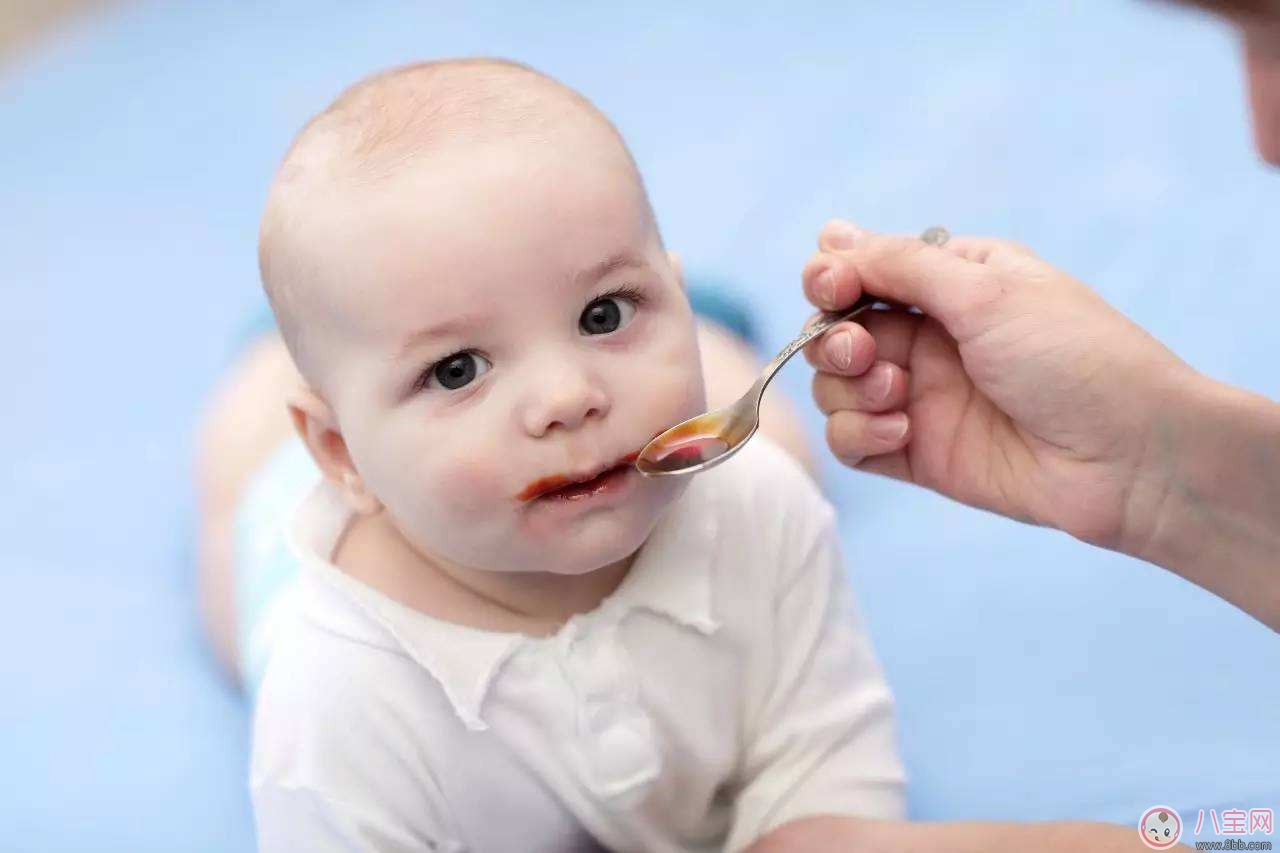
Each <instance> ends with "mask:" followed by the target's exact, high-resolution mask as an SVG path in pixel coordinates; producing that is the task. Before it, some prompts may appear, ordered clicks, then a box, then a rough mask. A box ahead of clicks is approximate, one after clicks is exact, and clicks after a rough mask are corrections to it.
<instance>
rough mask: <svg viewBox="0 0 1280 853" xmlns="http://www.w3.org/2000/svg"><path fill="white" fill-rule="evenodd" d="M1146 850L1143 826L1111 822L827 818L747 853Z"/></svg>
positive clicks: (796, 825) (785, 830) (789, 828)
mask: <svg viewBox="0 0 1280 853" xmlns="http://www.w3.org/2000/svg"><path fill="white" fill-rule="evenodd" d="M1146 849H1147V847H1146V845H1144V844H1143V843H1142V839H1140V838H1139V837H1138V830H1137V827H1123V826H1114V825H1111V824H1105V823H1087V822H1083V821H1072V822H1054V823H996V822H979V821H957V822H909V821H886V820H867V819H865V818H852V817H837V816H834V815H821V816H816V817H810V818H804V819H802V820H797V821H794V822H792V823H789V824H786V825H785V826H781V827H779V828H778V829H776V830H774V831H773V832H771V833H770V834H769V835H767V836H765V837H764V838H762V839H760V840H759V841H757V842H756V843H755V844H754V845H753V846H752V847H751V848H750V849H749V850H748V851H747V853H793V851H796V850H803V851H805V853H837V851H838V852H839V853H863V851H866V853H880V852H881V851H885V850H892V851H894V853H990V851H993V850H1035V851H1037V853H1068V851H1070V853H1076V851H1080V850H1090V851H1100V853H1137V851H1140V850H1146Z"/></svg>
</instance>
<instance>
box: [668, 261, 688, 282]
mask: <svg viewBox="0 0 1280 853" xmlns="http://www.w3.org/2000/svg"><path fill="white" fill-rule="evenodd" d="M667 262H668V263H670V264H671V271H672V272H674V273H675V274H676V283H677V284H679V285H680V289H681V290H687V288H686V287H685V284H684V265H683V264H682V263H680V256H679V255H677V254H676V253H675V252H667Z"/></svg>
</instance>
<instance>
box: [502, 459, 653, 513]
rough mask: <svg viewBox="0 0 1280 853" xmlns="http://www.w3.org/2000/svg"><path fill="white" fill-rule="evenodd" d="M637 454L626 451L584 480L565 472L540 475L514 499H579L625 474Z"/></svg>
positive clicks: (597, 491)
mask: <svg viewBox="0 0 1280 853" xmlns="http://www.w3.org/2000/svg"><path fill="white" fill-rule="evenodd" d="M639 456H640V452H639V451H636V452H634V453H628V454H627V455H626V456H624V457H622V459H620V460H618V462H617V463H616V464H615V465H613V466H611V467H609V468H606V469H605V470H603V471H601V472H600V473H599V474H597V475H596V476H594V477H592V478H591V479H590V480H586V481H577V480H573V479H572V478H570V477H569V476H567V475H565V474H553V475H551V476H550V477H542V478H541V479H538V480H534V481H533V482H532V483H530V484H529V485H527V486H525V487H524V489H522V490H521V491H520V494H518V495H516V500H518V501H531V500H538V499H542V498H551V499H559V500H581V499H582V498H587V497H590V496H592V495H594V494H597V493H599V492H600V491H602V490H604V489H606V488H607V487H608V486H610V485H612V484H613V483H615V482H617V481H618V480H619V479H620V477H621V476H622V475H625V474H626V473H627V472H628V471H629V470H630V469H631V465H632V464H633V463H634V462H635V461H636V459H637V457H639Z"/></svg>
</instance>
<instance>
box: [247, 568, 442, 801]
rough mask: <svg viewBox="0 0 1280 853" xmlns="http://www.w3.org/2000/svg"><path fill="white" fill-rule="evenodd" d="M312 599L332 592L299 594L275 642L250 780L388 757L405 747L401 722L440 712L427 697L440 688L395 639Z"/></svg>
mask: <svg viewBox="0 0 1280 853" xmlns="http://www.w3.org/2000/svg"><path fill="white" fill-rule="evenodd" d="M310 583H311V584H313V585H315V586H320V585H322V584H323V581H318V580H314V579H313V580H311V581H310ZM308 593H310V594H308ZM311 595H319V596H325V595H336V593H326V592H325V591H324V590H320V589H311V590H304V594H303V595H302V596H301V598H302V601H301V602H300V603H299V606H298V609H297V611H296V612H295V613H294V614H292V615H291V618H289V619H288V620H287V621H285V622H284V623H283V624H282V625H281V627H280V631H279V634H278V636H277V637H276V638H275V641H274V644H273V648H272V651H271V657H270V661H269V662H268V664H267V668H266V673H265V675H264V676H263V680H262V685H261V687H260V689H259V691H258V696H257V699H256V702H255V707H254V720H253V775H254V776H255V778H258V777H264V776H279V775H281V773H282V772H283V771H285V770H287V768H289V767H293V766H296V765H297V763H298V762H304V763H305V762H312V763H313V764H314V762H316V761H323V762H329V763H332V762H343V761H345V760H347V758H344V756H346V757H348V758H350V759H351V760H359V755H360V753H362V752H365V753H368V752H370V751H377V752H394V751H395V750H397V749H402V748H404V747H405V746H406V745H405V744H404V743H401V742H400V740H401V738H402V736H403V735H404V734H405V733H406V729H405V727H404V726H403V725H402V724H403V723H404V721H405V719H407V717H409V716H412V717H413V718H414V723H415V724H417V725H418V726H425V727H430V726H433V725H434V724H435V722H437V721H436V720H435V719H433V717H442V716H443V708H442V707H441V708H437V707H436V705H437V704H439V703H438V702H433V701H432V700H434V699H436V694H438V690H434V689H433V685H432V684H430V683H428V681H429V676H428V675H427V674H426V673H425V672H424V671H423V670H422V668H421V667H419V666H417V665H416V664H415V663H414V661H413V660H412V658H410V657H409V656H408V654H407V653H405V652H404V650H403V648H402V647H400V646H399V645H398V644H396V642H395V640H394V638H393V637H391V636H390V635H389V634H388V633H387V632H386V631H385V630H383V629H381V628H380V627H379V626H377V625H375V624H373V623H372V622H371V621H363V620H361V618H360V616H359V613H358V612H356V611H354V610H353V611H352V612H351V613H350V614H349V616H348V615H347V614H344V613H343V611H342V610H341V609H334V608H335V603H334V601H332V600H328V601H326V600H323V599H322V600H320V601H317V600H316V599H314V598H312V597H311ZM344 616H346V617H347V618H344ZM410 728H412V727H410ZM420 730H421V729H420ZM318 756H319V757H320V758H317V757H318Z"/></svg>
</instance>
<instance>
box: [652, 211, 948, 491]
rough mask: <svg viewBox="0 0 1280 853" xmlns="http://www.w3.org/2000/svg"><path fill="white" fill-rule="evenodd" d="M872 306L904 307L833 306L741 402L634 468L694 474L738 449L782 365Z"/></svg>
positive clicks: (672, 433)
mask: <svg viewBox="0 0 1280 853" xmlns="http://www.w3.org/2000/svg"><path fill="white" fill-rule="evenodd" d="M950 237H951V235H950V234H948V233H947V230H946V229H945V228H941V227H935V228H930V229H929V230H927V231H925V232H924V233H923V234H922V235H920V239H921V240H923V241H925V242H926V243H929V244H931V245H934V246H941V245H942V244H943V243H946V242H947V240H949V239H950ZM874 305H886V306H889V307H897V308H902V307H905V306H902V305H898V304H897V303H895V302H891V301H889V300H886V299H880V298H878V297H875V296H872V295H871V294H869V293H864V294H863V295H862V296H861V297H860V298H859V299H858V301H857V302H855V303H853V305H852V306H851V307H849V308H848V309H846V310H844V311H830V312H826V313H823V314H820V315H819V316H817V317H814V318H813V319H812V320H810V321H809V322H808V323H806V324H805V326H804V328H803V329H801V330H800V334H799V335H797V336H796V338H795V340H793V341H792V342H791V343H789V344H787V345H786V346H785V347H783V348H782V352H780V353H778V354H777V355H776V356H774V358H773V361H771V362H769V363H768V364H766V365H765V366H764V370H763V371H762V372H761V374H760V378H759V379H757V380H756V381H755V384H753V385H752V386H751V387H750V388H749V389H747V393H746V394H744V395H742V397H740V398H739V399H738V401H737V402H735V403H732V404H731V405H728V406H725V407H724V408H722V409H716V410H714V411H711V412H707V413H705V414H701V415H698V416H697V417H694V418H690V419H689V420H687V421H682V422H680V423H678V424H676V425H675V426H673V427H671V428H670V429H668V430H665V431H664V432H662V433H659V434H658V436H657V437H656V438H654V439H653V440H652V441H650V442H649V443H648V444H646V445H645V446H644V449H643V450H641V451H640V455H639V456H638V457H637V458H636V463H635V464H636V470H638V471H639V472H640V473H641V474H644V475H646V476H649V477H663V476H671V475H675V474H693V473H696V472H698V471H705V470H707V469H708V468H711V467H713V466H715V465H719V464H720V463H721V462H724V461H725V460H727V459H728V458H729V457H730V456H733V454H735V453H737V452H738V451H739V450H741V449H742V448H743V446H744V445H745V444H746V443H747V439H749V438H751V436H753V435H755V433H756V430H757V429H759V427H760V401H761V399H762V398H763V397H764V389H765V388H768V387H769V382H770V381H771V380H772V379H773V377H774V375H775V374H777V372H778V371H779V370H781V369H782V366H783V365H784V364H786V363H787V362H788V361H789V360H790V359H791V357H792V356H793V355H795V354H796V353H797V352H799V351H800V350H801V349H802V348H803V347H804V345H805V344H807V343H809V341H811V340H813V339H814V338H816V337H817V336H818V335H821V334H822V333H823V332H825V331H826V330H827V329H829V328H831V327H832V326H834V325H835V324H836V323H839V322H842V321H844V320H848V319H851V318H853V317H856V316H857V315H859V314H861V313H862V312H863V311H866V310H867V309H868V308H871V307H872V306H874Z"/></svg>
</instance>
